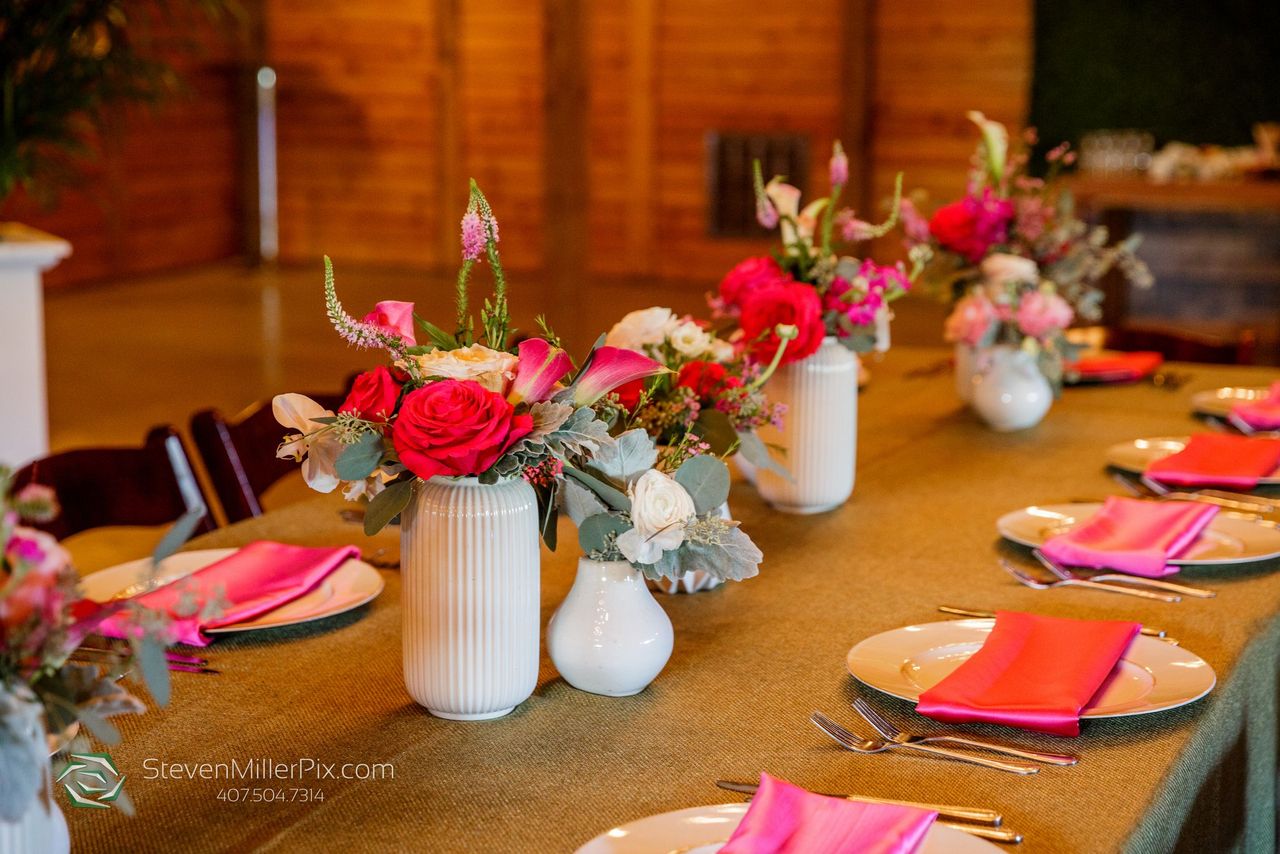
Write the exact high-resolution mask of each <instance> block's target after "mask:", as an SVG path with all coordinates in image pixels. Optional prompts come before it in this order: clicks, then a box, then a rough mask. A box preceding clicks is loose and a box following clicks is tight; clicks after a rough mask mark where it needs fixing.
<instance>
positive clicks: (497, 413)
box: [391, 380, 533, 479]
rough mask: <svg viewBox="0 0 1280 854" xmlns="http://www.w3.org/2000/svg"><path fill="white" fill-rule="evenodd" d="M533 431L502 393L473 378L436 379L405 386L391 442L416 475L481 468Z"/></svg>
mask: <svg viewBox="0 0 1280 854" xmlns="http://www.w3.org/2000/svg"><path fill="white" fill-rule="evenodd" d="M532 430H533V417H532V416H530V415H527V414H526V415H516V414H515V407H514V406H512V405H511V404H510V403H508V402H507V400H506V398H504V397H503V396H502V395H500V394H497V393H496V392H492V391H489V390H488V389H486V388H485V387H484V386H482V385H480V383H478V382H475V381H474V380H441V381H439V382H434V383H431V384H430V385H425V386H423V387H422V388H420V389H417V390H416V391H411V392H409V393H408V394H407V395H405V397H404V402H403V403H402V404H401V405H400V414H399V415H398V416H396V420H395V424H394V425H393V426H392V429H391V444H392V445H393V446H394V447H395V449H396V453H397V454H399V455H400V462H402V463H404V465H405V467H406V468H408V469H409V471H411V472H413V473H414V474H416V475H417V476H418V477H421V478H424V479H426V478H430V477H434V476H436V475H445V476H446V477H465V476H468V475H478V474H481V473H482V472H485V471H487V470H488V469H489V468H490V467H491V466H492V465H493V464H494V463H495V462H497V461H498V458H499V457H501V456H502V455H503V454H505V453H506V452H507V451H508V450H510V449H511V446H512V445H514V444H515V443H516V442H518V441H520V440H521V439H523V438H524V437H525V436H527V435H528V434H529V432H530V431H532Z"/></svg>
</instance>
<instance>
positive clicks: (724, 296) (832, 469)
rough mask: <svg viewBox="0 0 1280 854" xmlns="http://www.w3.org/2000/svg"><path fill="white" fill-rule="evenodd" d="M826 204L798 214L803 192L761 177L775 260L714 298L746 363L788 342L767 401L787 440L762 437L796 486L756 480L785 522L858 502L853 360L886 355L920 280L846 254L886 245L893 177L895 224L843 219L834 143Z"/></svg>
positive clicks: (784, 480) (842, 169)
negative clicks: (874, 243)
mask: <svg viewBox="0 0 1280 854" xmlns="http://www.w3.org/2000/svg"><path fill="white" fill-rule="evenodd" d="M829 173H830V175H829V177H830V179H831V191H830V194H829V195H827V196H825V197H823V198H820V199H817V200H816V201H813V202H811V203H809V204H808V205H807V206H805V207H804V208H803V209H801V208H800V195H801V193H800V190H799V188H797V187H795V186H793V185H791V184H788V183H786V182H785V181H784V180H783V179H782V178H781V177H774V178H772V179H770V181H769V182H768V183H767V184H766V183H765V182H764V176H763V174H762V172H761V170H760V164H759V162H757V163H756V164H755V168H754V175H753V180H754V186H755V194H756V218H757V220H758V221H759V222H760V224H761V225H763V226H764V227H765V228H768V229H775V228H776V229H778V231H779V233H780V235H781V238H782V245H781V247H780V248H779V249H778V251H776V252H775V253H774V254H773V255H772V256H760V257H754V258H748V259H746V260H745V261H743V262H741V263H740V264H738V265H737V266H736V267H734V268H733V269H732V270H730V271H729V273H728V274H727V275H726V276H725V277H724V279H723V280H722V281H721V282H720V287H719V290H718V292H717V293H716V294H715V296H713V297H712V299H711V306H712V310H713V312H714V314H715V316H716V318H717V319H719V320H721V321H724V322H727V323H728V324H729V325H730V326H733V327H736V328H737V332H736V335H737V336H738V340H739V342H740V346H741V347H742V348H743V349H744V351H745V353H746V358H747V359H748V361H751V362H755V363H758V364H768V363H769V362H770V361H771V360H772V359H773V358H774V357H775V355H776V354H778V352H779V348H780V346H782V345H783V344H784V343H785V342H784V340H783V336H784V334H785V335H786V336H790V337H791V338H793V339H794V340H792V341H791V342H790V343H789V344H786V348H785V351H784V352H782V355H781V357H780V361H781V367H780V368H779V370H778V371H777V373H776V374H775V377H774V379H773V380H772V382H771V383H770V386H769V393H770V397H771V398H772V399H773V400H775V401H777V402H778V403H781V404H783V405H784V406H786V408H787V424H786V430H785V431H781V432H780V431H776V430H772V429H764V430H762V431H761V433H762V437H763V438H765V439H766V441H768V440H770V439H771V438H772V441H773V443H774V444H777V445H779V446H780V447H781V448H783V449H785V454H786V461H785V464H786V467H787V470H788V472H789V473H790V476H789V477H783V476H781V475H780V474H779V473H777V472H774V471H760V472H753V471H751V470H750V469H748V471H749V472H750V473H751V474H753V475H756V476H757V484H758V486H759V487H760V490H761V493H762V494H763V495H764V497H765V499H766V500H767V501H769V503H770V504H772V505H773V506H774V507H777V508H778V509H780V510H783V511H786V512H794V513H818V512H822V511H824V510H830V509H833V508H835V507H838V506H839V505H841V504H843V503H844V502H845V501H846V500H847V499H848V498H849V496H850V495H851V494H852V492H853V483H854V458H855V456H856V450H855V446H856V442H857V382H858V373H859V369H860V365H859V362H858V357H857V354H859V353H865V352H868V351H870V350H881V351H883V350H885V349H887V348H888V346H889V321H890V319H891V317H892V314H891V311H890V308H889V305H890V303H892V302H893V301H894V300H896V299H898V298H899V297H901V296H903V295H904V294H906V293H907V291H908V290H909V289H910V287H911V282H912V279H913V278H914V276H915V274H916V272H917V270H915V269H912V270H910V271H908V270H907V268H906V267H905V266H904V265H902V264H897V265H892V266H888V265H882V264H877V263H876V262H875V261H873V260H871V259H870V258H861V259H860V258H857V257H855V256H853V255H851V254H841V252H840V251H839V249H838V245H839V244H841V243H843V244H848V245H856V244H858V243H861V242H864V241H867V240H870V239H872V238H875V237H879V236H881V235H884V234H887V233H888V232H889V230H890V229H892V228H893V227H894V225H895V223H896V221H897V210H898V205H897V199H898V196H899V193H900V191H901V184H902V176H900V175H899V176H898V182H897V187H896V189H895V195H894V205H893V209H892V213H891V214H890V217H889V219H888V220H887V221H886V222H884V223H881V224H880V225H872V224H870V223H868V222H866V221H864V220H861V219H858V218H857V217H856V216H855V215H854V213H853V211H851V210H849V209H847V208H846V209H840V208H839V204H840V196H841V193H842V192H843V190H844V187H845V184H847V183H848V180H849V160H848V157H847V156H846V155H845V153H844V149H843V148H842V147H841V145H840V143H839V142H838V141H837V142H836V143H835V146H834V149H833V151H832V155H831V161H830V164H829Z"/></svg>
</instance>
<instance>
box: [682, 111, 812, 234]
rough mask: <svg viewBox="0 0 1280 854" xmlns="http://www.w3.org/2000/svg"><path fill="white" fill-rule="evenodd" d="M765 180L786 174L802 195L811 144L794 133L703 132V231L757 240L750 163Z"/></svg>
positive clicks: (757, 231)
mask: <svg viewBox="0 0 1280 854" xmlns="http://www.w3.org/2000/svg"><path fill="white" fill-rule="evenodd" d="M757 159H758V160H759V161H760V166H761V168H762V169H763V171H764V180H765V181H768V180H769V179H770V178H771V177H773V176H774V175H785V176H786V178H787V181H788V183H791V184H794V185H796V186H797V187H799V188H800V190H801V191H802V192H803V191H804V190H805V184H806V183H807V178H808V175H809V140H808V138H807V137H805V136H800V135H797V134H744V133H721V132H719V131H710V132H708V133H707V233H708V234H709V235H711V236H712V237H761V236H763V235H765V234H768V232H767V231H766V230H765V229H763V228H761V227H760V224H759V223H757V222H756V202H755V194H754V192H753V191H752V187H751V164H752V161H754V160H757Z"/></svg>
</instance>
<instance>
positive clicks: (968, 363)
mask: <svg viewBox="0 0 1280 854" xmlns="http://www.w3.org/2000/svg"><path fill="white" fill-rule="evenodd" d="M955 363H956V373H955V381H956V395H957V396H958V397H959V398H960V399H961V400H963V401H964V402H965V403H970V402H972V401H973V383H974V381H975V380H976V379H977V376H978V351H977V350H975V349H974V348H973V347H970V346H969V345H968V344H963V343H958V344H956V349H955Z"/></svg>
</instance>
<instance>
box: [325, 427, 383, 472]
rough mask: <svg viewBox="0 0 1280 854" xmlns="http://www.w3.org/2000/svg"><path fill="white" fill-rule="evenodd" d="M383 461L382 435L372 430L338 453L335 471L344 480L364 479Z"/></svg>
mask: <svg viewBox="0 0 1280 854" xmlns="http://www.w3.org/2000/svg"><path fill="white" fill-rule="evenodd" d="M381 461H382V436H381V434H379V433H377V432H374V431H370V432H368V433H365V434H363V435H362V436H361V437H360V439H359V441H357V442H356V443H355V444H354V445H348V446H347V447H346V448H345V449H343V451H342V453H341V454H339V455H338V461H337V462H336V463H335V464H334V467H333V469H334V471H335V472H336V473H337V475H338V477H340V478H341V479H342V480H364V479H365V478H366V477H368V476H369V475H371V474H373V470H374V469H376V468H377V467H378V463H379V462H381Z"/></svg>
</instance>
